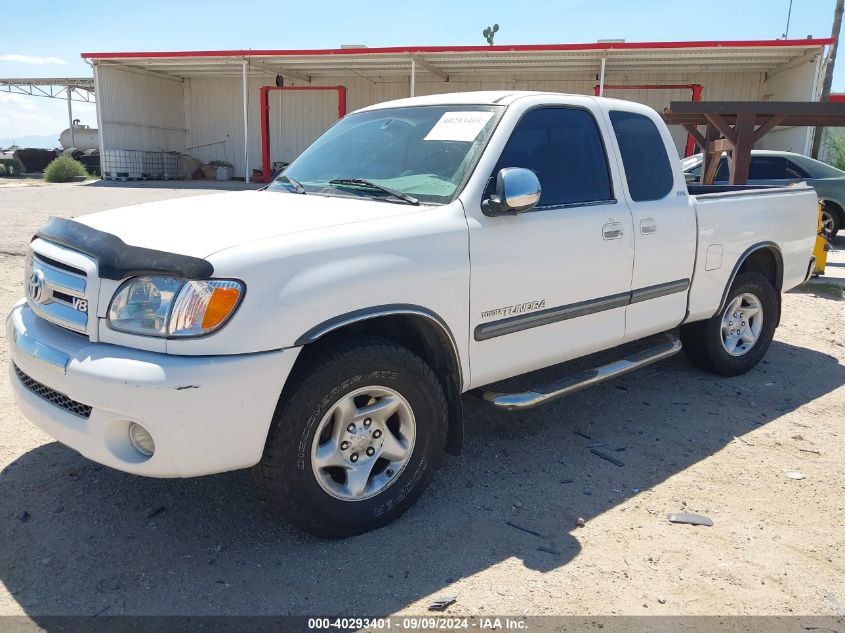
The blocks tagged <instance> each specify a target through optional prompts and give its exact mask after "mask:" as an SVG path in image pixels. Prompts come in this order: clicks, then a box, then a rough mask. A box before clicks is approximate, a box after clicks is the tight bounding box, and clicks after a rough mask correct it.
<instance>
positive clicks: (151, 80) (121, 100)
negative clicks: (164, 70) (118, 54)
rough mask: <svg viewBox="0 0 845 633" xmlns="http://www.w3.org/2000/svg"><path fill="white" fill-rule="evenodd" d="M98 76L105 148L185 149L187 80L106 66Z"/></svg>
mask: <svg viewBox="0 0 845 633" xmlns="http://www.w3.org/2000/svg"><path fill="white" fill-rule="evenodd" d="M97 75H98V77H97V82H98V86H97V88H98V92H97V108H98V109H99V120H98V123H99V125H100V128H101V130H100V134H101V136H102V144H103V147H104V148H105V149H140V150H149V151H165V152H169V151H181V150H182V149H183V148H184V147H185V134H186V131H187V130H186V126H185V104H184V98H183V83H184V82H183V80H181V79H178V78H174V79H170V78H167V77H156V76H155V75H152V74H150V73H142V72H138V71H132V70H126V69H123V68H119V67H117V66H110V65H103V64H100V65H98V67H97Z"/></svg>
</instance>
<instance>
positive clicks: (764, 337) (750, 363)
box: [681, 272, 778, 376]
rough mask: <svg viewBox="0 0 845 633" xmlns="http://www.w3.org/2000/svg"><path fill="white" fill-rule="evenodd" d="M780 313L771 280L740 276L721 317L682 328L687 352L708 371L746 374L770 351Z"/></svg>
mask: <svg viewBox="0 0 845 633" xmlns="http://www.w3.org/2000/svg"><path fill="white" fill-rule="evenodd" d="M777 311H778V299H777V293H776V292H775V289H774V288H773V287H772V284H771V283H770V282H769V280H768V279H767V278H766V277H765V276H763V275H761V274H760V273H755V272H743V273H740V274H739V275H737V277H736V279H735V280H734V283H733V285H732V286H731V289H730V291H729V292H728V297H727V301H726V302H725V307H724V308H723V309H722V311H721V312H720V313H718V314H715V315H713V316H712V317H711V318H710V319H708V320H707V321H699V322H697V323H690V324H688V325H684V326H682V327H681V342H682V343H683V349H684V352H685V354H686V356H687V358H689V360H690V361H691V362H692V363H693V364H695V365H698V366H699V367H701V368H703V369H706V370H708V371H712V372H714V373H717V374H721V375H723V376H738V375H740V374H744V373H745V372H747V371H749V370H750V369H751V368H753V367H754V366H755V365H756V364H757V363H759V362H760V361H761V360H762V358H763V356H765V354H766V351H768V349H769V345H770V344H771V342H772V338H773V337H774V334H775V324H776V322H777Z"/></svg>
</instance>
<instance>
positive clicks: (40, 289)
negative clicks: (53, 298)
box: [27, 270, 44, 303]
mask: <svg viewBox="0 0 845 633" xmlns="http://www.w3.org/2000/svg"><path fill="white" fill-rule="evenodd" d="M27 291H28V292H29V298H30V299H32V300H33V301H34V302H35V303H40V302H41V299H42V298H43V297H44V273H43V272H41V271H40V270H33V271H32V273H30V275H29V284H28V286H27Z"/></svg>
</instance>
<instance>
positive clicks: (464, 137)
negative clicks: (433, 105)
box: [423, 111, 493, 142]
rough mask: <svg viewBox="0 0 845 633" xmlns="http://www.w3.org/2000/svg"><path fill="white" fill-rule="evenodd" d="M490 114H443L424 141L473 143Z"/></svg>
mask: <svg viewBox="0 0 845 633" xmlns="http://www.w3.org/2000/svg"><path fill="white" fill-rule="evenodd" d="M492 116H493V113H492V112H483V111H478V112H445V113H444V114H443V116H442V117H440V120H439V121H438V122H437V123H435V124H434V127H433V128H431V130H430V131H429V133H428V134H427V135H426V137H425V139H423V140H426V141H470V142H471V141H474V140H475V137H476V136H478V133H479V132H481V130H482V128H483V127H484V126H485V125H486V124H487V121H489V120H490V117H492Z"/></svg>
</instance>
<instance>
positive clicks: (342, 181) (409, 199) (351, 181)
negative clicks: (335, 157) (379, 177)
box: [329, 178, 420, 205]
mask: <svg viewBox="0 0 845 633" xmlns="http://www.w3.org/2000/svg"><path fill="white" fill-rule="evenodd" d="M329 184H330V185H360V186H363V187H369V188H370V189H377V190H378V191H383V192H384V193H386V194H389V195H391V196H393V197H394V198H398V199H399V200H402V201H403V202H406V203H407V204H414V205H417V204H419V203H420V201H419V200H417V199H416V198H415V197H414V196H409V195H408V194H407V193H404V192H402V191H397V190H396V189H391V188H390V187H385V186H384V185H380V184H378V183H377V182H373V181H372V180H364V179H363V178H335V179H334V180H330V181H329Z"/></svg>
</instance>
